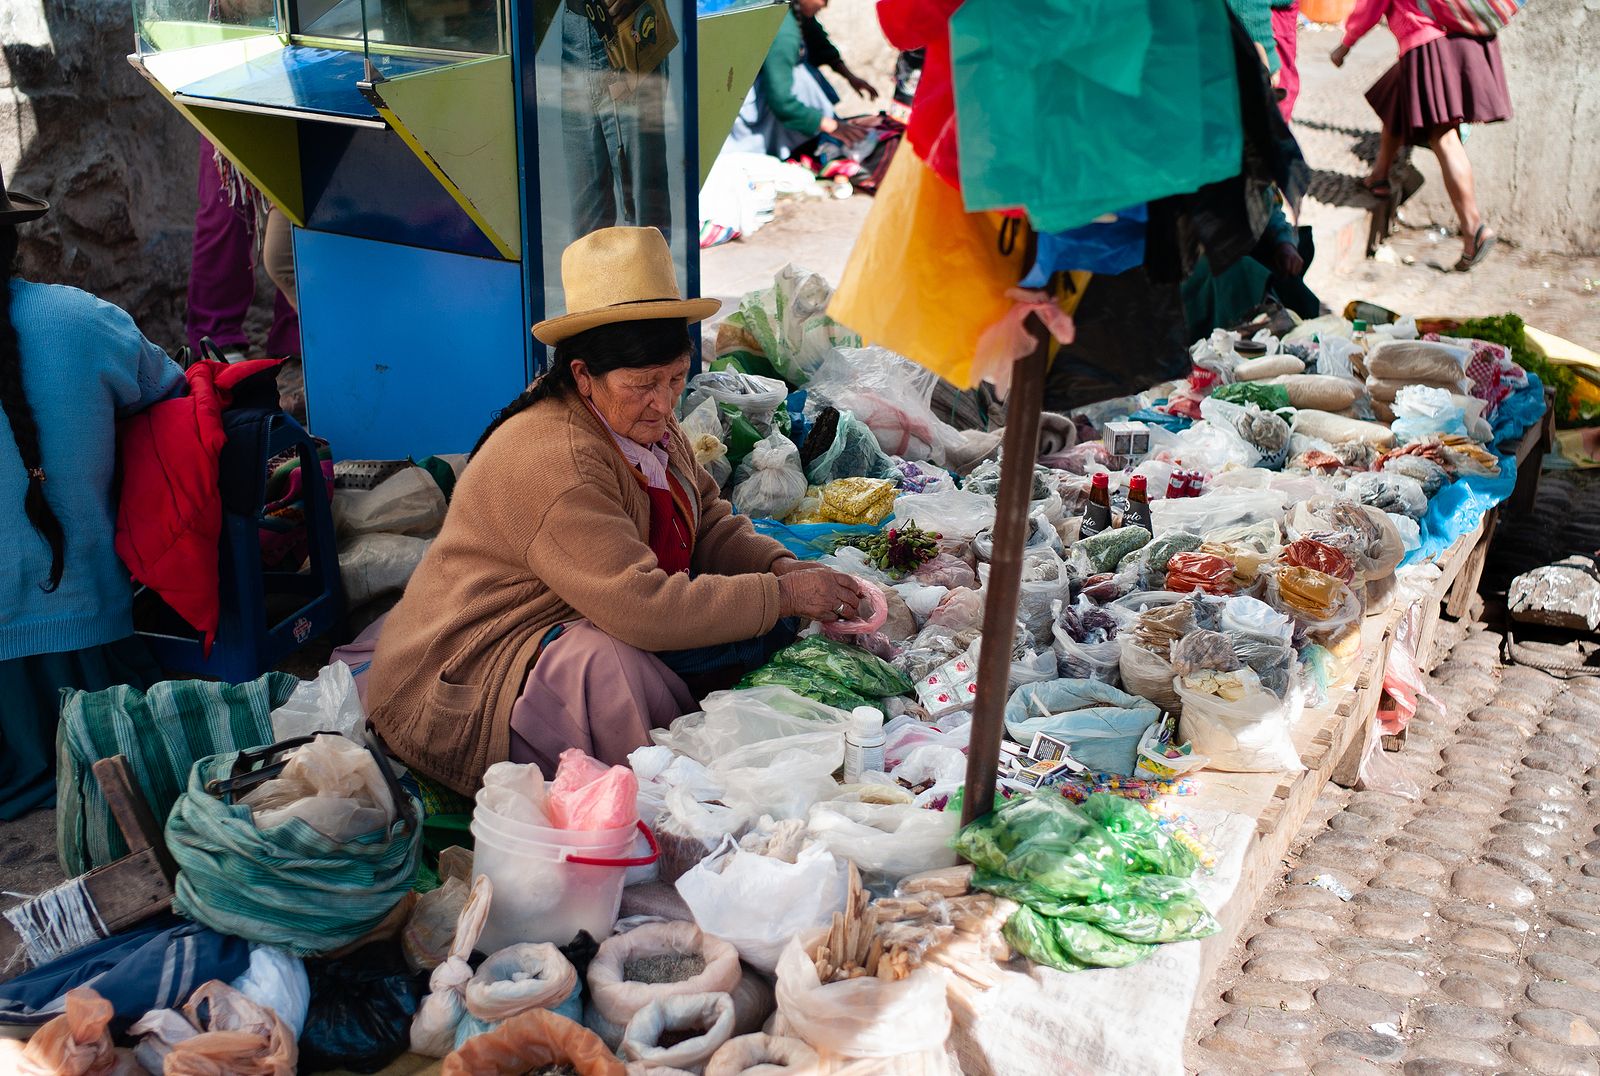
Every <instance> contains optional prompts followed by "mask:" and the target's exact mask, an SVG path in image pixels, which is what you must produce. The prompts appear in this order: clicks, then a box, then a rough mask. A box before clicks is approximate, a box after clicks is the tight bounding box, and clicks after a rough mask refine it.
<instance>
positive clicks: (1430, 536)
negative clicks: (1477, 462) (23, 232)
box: [1401, 373, 1545, 564]
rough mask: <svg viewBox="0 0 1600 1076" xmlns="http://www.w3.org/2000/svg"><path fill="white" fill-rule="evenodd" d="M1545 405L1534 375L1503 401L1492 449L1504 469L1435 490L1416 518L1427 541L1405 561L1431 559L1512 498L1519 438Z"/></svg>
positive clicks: (1535, 419) (1515, 483)
mask: <svg viewBox="0 0 1600 1076" xmlns="http://www.w3.org/2000/svg"><path fill="white" fill-rule="evenodd" d="M1544 408H1545V402H1544V385H1543V384H1542V383H1541V382H1540V381H1539V378H1538V376H1537V375H1535V374H1531V373H1530V374H1529V375H1528V384H1527V386H1526V387H1524V388H1521V389H1518V390H1517V391H1516V392H1514V393H1512V394H1511V395H1510V396H1508V397H1507V398H1506V399H1505V400H1504V401H1502V402H1501V404H1500V410H1499V411H1498V412H1497V413H1496V414H1495V418H1494V436H1495V442H1494V444H1493V445H1492V446H1490V447H1491V450H1492V451H1493V452H1494V454H1495V455H1496V456H1498V457H1500V473H1499V474H1498V475H1495V476H1494V477H1493V478H1490V477H1487V476H1484V475H1463V476H1462V477H1460V478H1458V479H1456V480H1455V481H1454V482H1451V483H1450V484H1449V485H1447V486H1445V487H1443V488H1442V489H1440V490H1439V492H1438V493H1436V494H1434V496H1433V498H1432V499H1431V500H1430V501H1428V510H1427V511H1426V512H1424V513H1423V515H1422V518H1421V519H1419V520H1418V521H1417V523H1418V525H1419V526H1420V528H1421V531H1422V544H1421V545H1420V546H1418V547H1417V548H1416V549H1413V550H1412V551H1411V552H1410V553H1408V554H1406V559H1405V560H1404V561H1402V562H1401V563H1402V564H1421V563H1425V562H1427V561H1430V560H1432V559H1433V558H1434V557H1436V556H1438V555H1439V554H1440V553H1443V552H1444V551H1445V550H1446V549H1449V548H1450V546H1451V545H1453V544H1454V543H1455V541H1456V539H1457V538H1460V537H1461V536H1462V535H1463V534H1466V533H1467V532H1468V531H1470V530H1472V528H1474V527H1476V526H1477V525H1478V521H1479V520H1480V519H1482V518H1483V514H1484V513H1485V512H1487V511H1488V510H1489V509H1491V508H1493V507H1494V506H1495V505H1497V504H1499V503H1500V502H1501V501H1503V500H1505V499H1506V498H1507V497H1509V496H1511V491H1512V490H1514V489H1516V488H1517V456H1516V450H1517V442H1518V441H1519V440H1520V439H1521V437H1522V435H1523V434H1524V433H1526V432H1527V430H1528V427H1529V426H1532V425H1533V424H1534V423H1535V422H1538V421H1539V420H1540V419H1542V418H1543V417H1544Z"/></svg>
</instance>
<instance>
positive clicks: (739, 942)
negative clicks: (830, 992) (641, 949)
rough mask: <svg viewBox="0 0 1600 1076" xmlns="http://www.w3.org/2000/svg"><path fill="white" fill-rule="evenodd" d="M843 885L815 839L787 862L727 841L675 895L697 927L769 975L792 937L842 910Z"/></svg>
mask: <svg viewBox="0 0 1600 1076" xmlns="http://www.w3.org/2000/svg"><path fill="white" fill-rule="evenodd" d="M846 886H847V879H846V870H845V866H844V864H843V863H841V862H840V861H839V860H838V859H836V858H835V857H834V855H833V853H831V852H829V851H828V850H827V849H826V848H824V847H823V846H822V845H820V844H808V845H806V846H805V847H804V848H802V849H801V850H800V853H799V854H798V855H797V856H796V857H795V862H793V863H786V862H784V861H783V860H781V859H774V858H771V857H769V856H763V855H757V854H756V853H754V852H746V851H744V850H742V849H740V848H738V847H737V846H736V845H734V843H733V842H732V841H731V840H730V841H728V842H726V843H725V844H724V845H723V847H722V848H721V849H719V850H718V851H717V852H716V853H714V854H713V855H712V856H711V857H710V858H708V859H706V860H705V861H704V862H702V863H700V864H699V865H698V866H696V867H695V868H694V869H693V870H691V871H689V872H688V873H687V874H685V875H684V876H683V877H682V878H679V879H678V895H679V896H681V897H682V898H683V900H684V903H685V904H687V905H688V906H689V911H690V912H691V913H692V914H693V915H694V920H695V922H696V923H697V924H698V925H699V927H700V929H701V930H704V931H705V932H706V933H708V934H712V935H714V936H716V937H718V938H721V939H722V940H723V941H726V942H728V943H729V944H731V945H732V946H733V947H734V948H736V949H738V950H739V955H740V956H741V957H742V958H743V959H744V960H745V961H746V962H747V963H749V964H750V965H751V966H752V967H755V968H757V969H759V970H761V971H764V972H766V973H767V974H769V975H770V974H771V973H772V972H773V971H774V970H776V968H777V965H778V957H779V956H780V954H782V952H783V950H784V947H785V946H786V945H788V944H789V943H790V940H791V939H792V938H794V937H796V936H797V935H801V934H807V933H810V932H811V931H813V930H816V929H819V928H821V927H823V926H826V925H827V924H828V923H829V922H830V921H831V920H832V918H833V913H834V912H837V911H840V910H842V909H843V908H844V902H845V890H846Z"/></svg>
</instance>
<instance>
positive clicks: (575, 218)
mask: <svg viewBox="0 0 1600 1076" xmlns="http://www.w3.org/2000/svg"><path fill="white" fill-rule="evenodd" d="M609 71H610V61H609V60H607V59H606V52H605V46H604V44H602V43H601V41H600V38H599V35H598V34H596V33H595V30H594V27H593V26H592V25H590V23H589V20H588V19H586V18H585V17H584V16H582V15H580V14H577V13H576V12H573V11H569V10H566V9H565V8H563V10H562V12H561V148H562V151H563V156H564V157H565V158H566V165H567V184H568V191H569V197H570V198H571V199H572V234H571V235H570V236H569V237H567V238H564V239H561V240H560V245H562V246H564V245H566V243H568V242H570V241H571V240H573V239H577V238H579V237H581V236H585V235H588V234H589V233H590V232H592V231H594V230H595V229H597V228H609V227H611V226H612V225H614V224H619V223H621V222H620V221H619V220H618V219H617V202H616V181H617V177H616V173H615V172H614V170H613V168H612V157H611V147H610V145H609V144H608V142H607V139H606V130H605V128H606V126H607V124H615V111H614V108H613V105H612V103H611V101H610V94H609V93H608V92H607V90H606V77H607V73H608V72H609Z"/></svg>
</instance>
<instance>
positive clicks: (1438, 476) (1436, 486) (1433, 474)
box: [1382, 456, 1450, 500]
mask: <svg viewBox="0 0 1600 1076" xmlns="http://www.w3.org/2000/svg"><path fill="white" fill-rule="evenodd" d="M1382 469H1383V471H1384V472H1385V473H1388V474H1399V475H1404V476H1405V477H1407V478H1410V479H1413V480H1414V481H1416V483H1417V484H1418V485H1420V486H1421V487H1422V495H1423V496H1424V497H1427V498H1429V499H1430V500H1431V499H1432V498H1433V495H1434V494H1436V493H1438V492H1439V491H1440V490H1441V489H1443V488H1444V487H1445V486H1447V485H1449V484H1450V472H1449V471H1448V470H1446V469H1445V468H1444V467H1442V466H1441V465H1439V464H1437V463H1435V462H1434V461H1433V460H1430V459H1428V458H1426V457H1424V456H1389V457H1386V458H1385V459H1384V461H1383V465H1382Z"/></svg>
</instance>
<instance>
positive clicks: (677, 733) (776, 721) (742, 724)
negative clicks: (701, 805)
mask: <svg viewBox="0 0 1600 1076" xmlns="http://www.w3.org/2000/svg"><path fill="white" fill-rule="evenodd" d="M700 705H701V706H702V707H703V711H702V712H701V713H698V714H686V715H685V716H683V717H680V718H678V719H677V720H676V721H674V722H673V723H672V724H671V725H670V726H669V727H667V728H666V729H656V730H654V731H653V732H651V734H650V737H651V739H653V740H655V742H656V743H657V744H659V745H661V746H662V747H669V748H671V749H672V750H673V751H676V752H677V753H679V754H681V755H687V756H689V757H690V758H692V759H697V760H699V761H700V762H703V763H705V764H707V765H712V766H714V765H715V764H716V763H717V762H718V760H720V759H724V758H726V757H727V755H729V754H730V753H731V752H733V751H735V750H737V749H738V748H741V747H745V746H747V745H749V744H753V743H759V742H761V741H762V740H775V739H779V738H781V737H784V736H798V735H800V734H802V733H807V732H820V731H823V730H825V729H830V728H834V727H839V728H841V729H842V728H843V727H844V726H845V725H847V724H849V722H850V715H849V714H847V713H845V712H844V711H843V710H839V709H835V708H834V707H832V706H826V705H824V704H822V703H820V702H817V701H815V700H814V699H809V698H806V697H805V696H804V695H800V694H798V693H797V692H794V691H792V690H790V689H789V688H786V687H755V688H738V689H735V690H731V691H714V692H712V693H711V694H710V695H707V696H706V697H705V701H704V702H702V703H701V704H700Z"/></svg>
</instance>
